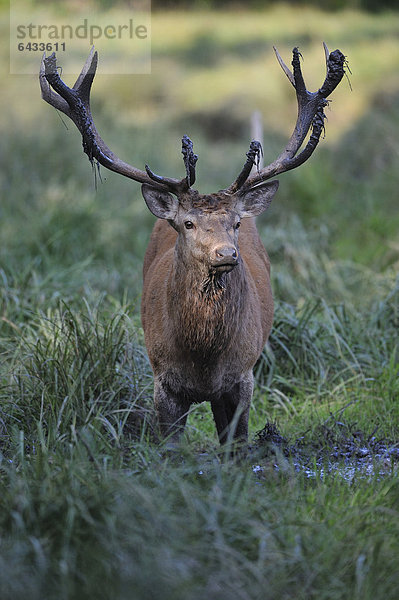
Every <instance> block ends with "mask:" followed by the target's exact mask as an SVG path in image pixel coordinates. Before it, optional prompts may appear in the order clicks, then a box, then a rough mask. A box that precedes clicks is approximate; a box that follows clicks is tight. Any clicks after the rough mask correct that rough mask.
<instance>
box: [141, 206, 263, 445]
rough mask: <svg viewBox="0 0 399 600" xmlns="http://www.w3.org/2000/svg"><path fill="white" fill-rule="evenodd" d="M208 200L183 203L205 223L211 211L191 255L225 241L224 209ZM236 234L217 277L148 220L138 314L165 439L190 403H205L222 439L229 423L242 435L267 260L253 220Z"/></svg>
mask: <svg viewBox="0 0 399 600" xmlns="http://www.w3.org/2000/svg"><path fill="white" fill-rule="evenodd" d="M208 198H209V197H205V198H204V200H205V201H204V202H203V203H201V202H200V201H198V199H197V198H196V201H195V202H193V203H192V204H191V208H190V207H187V206H185V208H184V213H186V212H187V211H188V216H190V214H191V215H194V214H197V213H198V214H199V215H200V217H201V218H202V219H203V222H204V223H205V224H208V221H207V220H206V219H207V218H208V219H210V218H211V217H207V213H209V214H210V215H213V217H212V218H213V221H211V226H210V228H209V229H210V230H211V233H207V228H206V226H205V228H204V229H203V231H202V233H201V236H198V237H199V239H198V240H196V245H195V246H194V245H193V248H190V251H193V252H194V253H195V252H196V251H197V247H198V246H199V245H201V247H202V246H203V247H204V248H205V249H206V252H208V247H209V248H212V243H213V244H215V236H216V241H219V239H221V238H223V240H222V241H223V242H224V243H227V242H226V239H227V238H226V233H225V229H226V228H225V225H224V224H225V221H226V219H228V218H231V217H230V216H229V212H230V213H231V212H232V209H231V206H230V209H228V208H226V207H225V206H223V205H219V206H218V205H217V203H216V204H214V201H213V199H211V202H209V200H208ZM230 204H231V200H230ZM190 211H191V212H190ZM226 215H227V217H226ZM186 216H187V215H186ZM219 216H220V231H219V230H218V231H216V234H215V230H217V229H218V227H219V220H218V219H219ZM180 227H181V225H180ZM238 232H239V237H238V248H239V254H240V259H239V264H238V265H237V266H235V267H234V268H233V269H232V270H231V271H230V272H225V273H221V274H220V273H213V272H212V268H210V267H209V265H204V264H203V261H202V259H201V260H199V261H195V260H193V259H192V257H191V255H190V256H189V257H187V254H188V250H187V247H186V246H185V245H184V244H181V243H180V241H178V234H177V233H176V231H175V229H173V228H172V227H171V226H170V224H169V223H168V222H167V221H166V220H163V219H160V220H158V221H157V222H156V223H155V226H154V229H153V232H152V235H151V238H150V242H149V245H148V248H147V252H146V255H145V258H144V266H143V277H144V285H143V296H142V305H141V315H142V323H143V328H144V333H145V342H146V346H147V350H148V355H149V358H150V362H151V365H152V368H153V371H154V379H155V404H156V408H157V411H158V415H159V420H160V425H161V430H162V432H163V434H164V435H165V436H167V435H171V437H172V438H175V439H176V438H178V435H179V430H181V429H182V427H183V426H184V423H185V420H186V412H187V410H188V409H189V407H190V405H191V404H192V403H194V402H202V401H204V400H208V401H210V402H211V405H212V410H213V413H214V417H215V422H216V426H217V429H218V433H219V437H220V440H221V441H222V442H223V441H226V439H227V437H228V434H229V431H230V430H231V429H232V422H234V427H233V429H234V430H233V431H232V435H233V436H234V437H235V438H240V439H242V440H246V438H247V428H248V412H249V405H250V401H251V396H252V388H253V376H252V368H253V366H254V364H255V362H256V360H257V359H258V357H259V355H260V354H261V352H262V349H263V347H264V345H265V343H266V340H267V338H268V336H269V333H270V329H271V326H272V320H273V298H272V293H271V288H270V262H269V258H268V255H267V253H266V250H265V249H264V247H263V245H262V242H261V241H260V238H259V235H258V232H257V229H256V225H255V219H254V218H243V219H242V221H241V227H240V229H239V230H238ZM179 235H180V234H179ZM181 235H182V237H184V234H181ZM187 237H188V236H187ZM230 237H231V236H230ZM229 239H230V238H229ZM209 252H211V250H209ZM237 409H238V410H237ZM234 417H236V418H235V419H234ZM179 426H180V427H179Z"/></svg>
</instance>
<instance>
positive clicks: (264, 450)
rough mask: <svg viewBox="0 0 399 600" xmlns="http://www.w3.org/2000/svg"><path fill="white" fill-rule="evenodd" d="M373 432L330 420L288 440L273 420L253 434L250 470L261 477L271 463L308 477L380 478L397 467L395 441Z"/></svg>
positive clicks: (398, 445)
mask: <svg viewBox="0 0 399 600" xmlns="http://www.w3.org/2000/svg"><path fill="white" fill-rule="evenodd" d="M375 434H376V432H373V434H372V435H369V436H367V435H366V434H365V433H364V432H362V431H360V430H358V429H357V428H356V426H355V425H351V424H348V423H344V422H340V421H337V420H333V419H331V421H330V422H328V424H327V423H324V424H322V425H320V426H318V427H317V428H316V429H313V430H312V432H308V433H305V434H304V435H303V436H302V437H300V438H298V439H296V440H295V441H294V442H293V443H290V442H289V441H288V440H287V439H286V438H284V437H283V436H282V435H281V433H280V432H279V430H278V428H277V426H276V424H275V423H266V425H265V427H264V428H263V429H262V430H261V431H259V432H258V433H257V434H256V440H255V444H254V447H253V451H254V453H256V456H257V463H258V464H254V466H253V472H254V473H255V474H256V475H258V476H259V477H261V478H262V477H264V476H266V473H267V472H269V471H270V468H271V465H273V469H274V470H277V471H282V470H288V469H289V468H294V469H295V471H297V472H303V473H304V474H305V475H306V476H307V477H309V478H319V479H323V478H325V477H326V476H327V475H337V476H339V477H342V478H343V479H345V480H346V481H349V482H351V481H353V480H354V479H355V478H358V477H362V478H363V477H364V478H381V477H384V476H385V475H389V474H391V473H392V472H394V471H395V470H396V469H397V468H398V466H399V443H398V442H392V441H389V440H386V439H379V438H378V437H377V435H375ZM315 440H316V441H315Z"/></svg>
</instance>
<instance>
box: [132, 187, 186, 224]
mask: <svg viewBox="0 0 399 600" xmlns="http://www.w3.org/2000/svg"><path fill="white" fill-rule="evenodd" d="M141 193H142V194H143V198H144V200H145V202H146V204H147V206H148V208H149V209H150V211H151V212H152V214H153V215H155V216H156V217H158V218H159V219H168V220H169V221H173V220H174V218H175V217H176V214H177V209H178V208H179V201H178V199H177V198H175V197H174V196H172V194H169V192H162V191H161V190H157V189H156V188H154V187H152V186H151V185H147V184H145V183H144V184H143V185H142V186H141Z"/></svg>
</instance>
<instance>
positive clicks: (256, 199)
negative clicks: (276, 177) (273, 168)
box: [236, 181, 278, 218]
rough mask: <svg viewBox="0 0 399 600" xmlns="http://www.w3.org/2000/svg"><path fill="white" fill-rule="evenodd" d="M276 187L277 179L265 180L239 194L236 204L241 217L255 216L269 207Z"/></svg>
mask: <svg viewBox="0 0 399 600" xmlns="http://www.w3.org/2000/svg"><path fill="white" fill-rule="evenodd" d="M277 189H278V181H266V182H265V183H261V184H260V185H257V186H256V187H254V188H251V189H250V190H248V191H247V192H244V193H243V194H242V195H241V196H239V199H238V202H237V204H236V208H237V211H238V212H239V213H240V215H241V217H243V218H244V217H256V216H257V215H260V214H261V213H263V211H265V210H266V209H267V208H269V206H270V203H271V201H272V200H273V197H274V194H275V193H276V192H277Z"/></svg>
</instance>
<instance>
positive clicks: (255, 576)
mask: <svg viewBox="0 0 399 600" xmlns="http://www.w3.org/2000/svg"><path fill="white" fill-rule="evenodd" d="M301 11H305V12H301V13H299V12H298V10H297V9H295V8H294V7H288V6H276V7H274V8H273V9H272V10H270V11H264V12H261V13H259V14H257V13H245V12H243V13H240V14H239V15H237V13H234V12H229V13H222V12H220V13H219V12H217V13H215V14H213V15H212V23H213V27H212V28H210V26H209V22H210V21H209V19H210V16H209V14H208V13H206V12H203V13H187V14H186V13H174V12H169V13H157V14H154V15H153V75H152V76H137V78H134V84H135V89H134V91H133V90H132V79H131V78H130V77H122V76H117V75H115V76H113V77H112V79H111V80H110V79H109V78H106V77H102V76H101V74H99V75H98V77H97V78H96V82H95V87H94V91H93V92H94V99H93V111H94V113H95V115H96V122H97V123H98V126H99V130H100V131H101V134H102V135H103V137H104V139H105V140H107V142H108V141H109V144H110V146H111V147H112V148H115V149H116V151H117V152H118V153H119V154H120V155H121V156H122V157H128V158H127V160H129V161H130V162H132V163H134V164H137V166H141V165H143V164H144V163H146V162H148V163H149V164H150V165H151V167H152V168H153V169H154V170H155V171H157V172H160V173H162V174H167V175H171V176H175V175H177V174H179V173H181V168H182V165H181V164H180V163H181V157H180V155H179V147H178V146H179V138H180V137H181V135H182V134H183V133H186V132H187V133H189V134H190V135H191V136H192V137H193V139H194V141H195V148H196V151H198V153H199V154H200V162H199V187H200V189H201V190H202V191H207V190H208V191H214V190H215V189H219V188H221V187H223V186H225V185H226V184H227V183H228V182H229V181H232V180H233V178H234V177H235V175H236V174H237V172H238V170H239V168H240V166H241V164H242V162H243V158H244V155H245V151H246V150H247V142H248V137H249V136H248V132H247V121H248V118H249V115H250V112H251V111H252V110H253V108H262V110H263V113H264V115H265V127H266V140H267V141H266V143H265V154H266V155H267V156H266V158H267V157H269V156H270V159H272V158H273V156H274V155H275V154H276V153H277V152H278V151H279V150H280V149H281V148H282V147H283V145H284V143H285V141H286V136H287V135H289V134H290V130H291V127H292V122H293V119H294V115H295V106H294V99H293V97H292V90H291V89H290V86H288V85H287V83H286V81H285V78H284V76H283V75H282V74H281V73H280V72H279V70H278V68H276V67H275V65H274V63H273V62H272V61H273V60H274V58H273V55H272V52H271V44H272V43H276V44H277V45H278V47H279V49H280V50H281V52H282V53H283V54H284V56H285V57H287V56H289V51H290V47H292V46H293V45H294V44H296V43H297V42H298V41H299V43H300V47H301V51H302V53H303V55H304V57H305V63H304V70H305V75H306V79H307V81H310V84H309V85H310V87H311V88H312V89H313V88H316V87H317V86H318V85H319V81H320V80H321V79H322V77H323V73H322V69H323V64H322V63H323V55H322V49H321V43H320V42H321V40H322V39H325V40H326V41H327V42H328V43H329V44H330V45H331V47H332V46H334V48H335V47H337V46H338V47H340V48H341V49H342V50H343V51H344V52H345V54H347V55H348V57H349V60H350V64H351V68H352V71H353V75H352V76H351V81H352V86H353V92H350V91H349V89H348V86H345V82H344V83H343V84H341V86H340V88H339V89H338V90H337V92H336V94H335V95H334V102H333V103H332V105H331V109H332V110H331V112H329V115H328V118H329V121H328V123H327V138H326V140H323V141H322V142H321V144H320V148H318V150H317V152H316V153H315V155H314V157H312V159H311V161H310V162H309V163H307V164H306V165H304V166H303V167H302V168H301V169H300V170H298V171H297V172H296V171H294V172H292V173H287V174H286V175H285V176H284V181H283V178H282V179H281V185H280V190H279V196H278V199H276V200H275V201H274V204H273V206H272V207H271V209H270V211H269V212H268V214H266V215H265V216H264V217H261V218H260V219H259V220H258V221H259V230H260V232H261V235H262V239H263V240H264V243H265V245H266V247H267V249H268V251H269V254H270V257H271V261H272V276H273V290H274V296H275V300H276V316H275V322H274V329H273V332H272V335H271V338H270V343H269V344H268V346H267V347H266V348H265V350H264V353H263V354H262V356H261V358H260V360H259V362H258V364H257V365H256V368H255V377H256V387H255V394H254V402H253V407H252V411H251V423H250V431H251V451H250V453H249V455H248V456H247V457H246V458H242V460H241V461H240V462H235V461H225V460H223V457H221V456H220V454H219V452H218V445H217V441H216V434H215V428H214V424H213V421H212V417H211V414H210V410H209V407H207V406H203V405H199V406H196V407H194V409H193V411H192V413H191V414H190V416H189V422H188V427H187V432H186V436H185V439H184V442H183V444H182V447H181V449H180V451H179V453H178V454H177V455H176V456H174V455H172V456H170V455H168V454H166V453H165V452H164V450H163V446H162V442H161V441H160V440H159V439H158V436H157V429H156V425H155V421H154V412H153V407H152V402H151V397H152V375H151V370H150V367H149V363H148V359H147V357H146V352H145V348H144V343H143V332H142V329H141V325H140V318H139V302H140V290H141V265H142V257H143V254H144V250H145V246H146V243H147V240H148V236H149V232H150V229H151V225H152V223H153V219H152V217H151V215H150V214H148V211H146V210H144V208H143V202H142V200H141V198H140V190H139V186H136V185H134V184H133V185H132V184H131V182H129V181H124V180H123V179H122V178H118V177H117V176H115V175H113V174H111V173H104V172H103V173H102V178H103V182H102V183H99V182H97V187H96V186H95V181H94V175H93V174H91V172H90V166H89V164H88V162H87V160H86V157H85V156H83V154H82V153H81V149H80V140H79V136H78V135H77V134H76V133H75V132H74V131H73V128H71V127H69V129H68V130H66V128H65V127H64V125H63V124H62V122H61V121H60V119H59V118H58V116H57V114H56V113H55V111H51V110H50V108H49V107H46V106H45V105H44V103H42V102H41V101H40V98H39V91H38V86H37V81H36V80H34V79H33V78H30V77H17V76H13V77H10V76H6V82H7V85H6V86H5V87H4V94H3V96H2V99H1V101H0V103H1V104H0V106H1V109H2V110H1V111H0V129H1V133H2V135H1V136H0V156H1V161H2V162H1V164H2V169H1V172H0V188H1V202H0V238H1V245H0V532H1V533H0V597H1V599H2V600H8V599H11V598H12V599H13V600H18V599H19V598H26V597H27V596H29V597H30V598H32V599H33V600H35V599H38V600H39V599H40V600H41V599H42V598H46V599H47V598H48V599H49V600H51V599H52V598H57V600H58V599H72V598H79V599H81V598H82V599H84V598H94V597H95V598H104V599H108V598H113V599H116V600H118V599H121V600H123V599H125V598H137V599H142V598H154V599H158V598H162V599H166V600H167V599H168V598H173V599H179V598H181V599H182V600H183V599H184V600H188V599H189V600H195V599H196V598H203V597H207V598H211V599H212V598H214V599H215V600H216V599H218V600H219V599H222V600H228V599H230V598H234V599H236V598H240V599H242V600H247V599H248V600H249V599H251V600H253V599H258V598H266V599H267V598H281V599H285V598H286V599H290V598H293V597H295V598H299V599H303V600H311V599H313V598H315V599H316V598H317V599H318V600H319V599H320V598H321V599H323V598H325V599H326V600H327V599H328V600H342V599H346V598H347V599H348V600H353V599H357V598H359V599H360V598H361V599H362V600H364V599H365V600H367V599H371V598H372V599H373V600H379V599H380V598H381V599H384V600H387V599H388V600H390V599H392V600H394V599H396V597H397V589H398V584H399V582H398V574H397V560H398V556H399V548H398V539H399V536H398V533H399V532H398V526H397V523H398V522H399V520H398V511H399V487H398V471H397V461H395V454H394V452H393V451H394V450H395V447H396V448H397V443H398V438H399V430H398V423H399V414H398V403H397V399H398V395H399V383H398V382H399V377H398V375H399V362H398V336H397V331H398V327H399V287H398V279H397V268H398V264H399V254H398V252H399V244H398V234H397V232H398V225H399V223H398V216H397V210H396V198H397V188H398V183H399V182H398V173H397V168H396V157H397V153H398V142H397V140H398V139H399V127H398V118H397V117H398V110H399V102H398V98H399V94H398V90H399V80H398V75H397V70H395V68H394V66H395V64H396V62H397V52H398V50H397V40H396V39H395V35H396V30H397V23H398V15H397V13H381V14H378V15H374V16H370V15H367V14H363V13H356V12H349V11H344V12H337V13H332V14H328V16H327V15H325V14H324V13H323V12H321V11H319V10H317V9H312V10H311V9H301ZM2 15H3V18H2V26H3V28H4V27H5V26H6V24H7V14H6V13H5V12H3V13H2ZM305 15H306V18H305ZM238 23H239V27H238ZM6 38H7V36H6V35H4V36H3V38H2V39H3V41H2V42H1V44H2V46H1V55H0V56H1V68H2V70H3V72H5V71H6V70H7V53H6V47H5V46H4V44H5V42H4V40H6ZM370 48H372V51H371V50H370ZM110 82H111V83H110ZM110 90H111V91H110ZM381 90H382V91H383V93H381ZM27 99H28V100H29V102H28V101H27ZM165 149H167V151H165ZM205 175H206V176H205ZM267 423H269V424H270V423H277V427H278V429H279V430H280V431H281V434H282V435H283V436H284V438H285V439H286V440H287V444H288V445H291V446H292V445H293V444H299V443H300V441H301V440H302V444H303V448H304V450H303V451H304V453H306V456H307V460H308V464H310V465H312V461H314V469H313V470H314V471H315V473H316V475H315V476H314V477H312V478H307V477H306V474H305V473H304V472H299V471H297V470H296V469H295V465H294V462H293V461H292V459H290V458H289V457H287V456H285V454H284V452H283V451H282V449H281V448H279V447H278V445H277V446H276V445H273V444H271V449H270V448H267V449H266V450H265V448H263V447H262V446H261V445H259V444H258V443H257V442H256V439H257V438H256V432H257V431H259V430H263V429H264V427H265V424H267ZM337 423H338V425H336V424H337ZM334 424H335V425H336V427H338V429H337V430H335V429H334V427H333V425H334ZM335 425H334V426H335ZM337 432H338V433H339V432H340V435H338V433H337ZM342 432H346V433H345V435H346V436H347V437H348V436H349V433H350V435H351V436H352V437H353V436H354V439H355V438H356V436H357V439H358V440H360V442H359V443H361V444H362V447H364V445H367V444H368V447H369V449H370V451H371V450H372V449H373V444H374V441H373V439H375V440H377V441H383V442H384V444H386V445H387V447H389V449H391V450H392V453H391V454H390V455H388V454H387V455H386V456H385V459H384V460H383V462H382V467H381V468H382V469H383V472H384V475H383V476H380V477H377V476H374V477H370V476H366V475H365V474H364V472H363V473H362V472H358V473H357V474H355V476H354V477H353V478H352V479H351V480H350V481H347V480H345V479H344V477H342V476H341V474H340V471H339V470H335V471H332V472H330V473H329V474H328V473H324V476H323V477H322V476H321V473H322V471H321V468H320V464H319V463H317V464H316V459H318V457H319V456H320V455H321V454H323V452H324V453H327V454H328V453H331V443H332V442H331V440H330V438H331V439H333V443H334V444H336V443H338V442H339V440H340V439H341V440H343V438H344V436H343V434H342ZM348 432H349V433H348ZM351 439H352V438H351ZM337 440H338V442H337ZM330 442H331V443H330ZM342 444H344V441H342ZM341 459H342V457H341ZM342 460H343V459H342ZM375 460H376V461H377V459H375ZM254 465H257V466H259V467H260V468H259V469H258V470H256V472H255V471H254V470H253V467H254ZM379 465H381V461H380V462H379V463H378V464H376V471H377V470H378V469H379ZM276 467H277V468H276Z"/></svg>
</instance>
